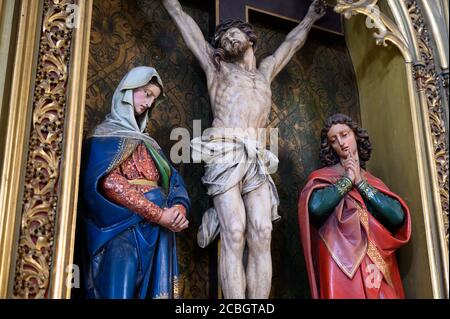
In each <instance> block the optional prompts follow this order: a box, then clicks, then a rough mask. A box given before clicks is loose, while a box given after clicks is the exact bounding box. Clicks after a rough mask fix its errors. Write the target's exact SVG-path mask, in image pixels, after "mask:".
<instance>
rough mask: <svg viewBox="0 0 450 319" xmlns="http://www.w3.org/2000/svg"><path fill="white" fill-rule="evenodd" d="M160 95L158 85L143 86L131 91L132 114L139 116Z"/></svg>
mask: <svg viewBox="0 0 450 319" xmlns="http://www.w3.org/2000/svg"><path fill="white" fill-rule="evenodd" d="M160 94H161V89H160V87H159V86H158V85H155V84H153V83H149V84H147V85H145V86H141V87H140V88H137V89H134V90H133V105H134V114H135V115H141V114H143V113H144V112H145V111H147V110H148V109H150V108H151V107H152V105H153V104H154V102H155V101H156V99H158V97H159V96H160Z"/></svg>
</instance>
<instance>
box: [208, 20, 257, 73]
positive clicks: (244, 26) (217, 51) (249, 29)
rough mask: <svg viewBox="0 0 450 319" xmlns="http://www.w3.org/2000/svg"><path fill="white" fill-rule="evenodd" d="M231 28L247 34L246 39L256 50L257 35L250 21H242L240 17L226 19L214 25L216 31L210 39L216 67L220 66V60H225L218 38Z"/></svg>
mask: <svg viewBox="0 0 450 319" xmlns="http://www.w3.org/2000/svg"><path fill="white" fill-rule="evenodd" d="M232 28H238V29H239V30H241V31H242V32H244V33H245V34H246V35H247V37H248V40H249V41H251V42H252V43H253V50H254V51H256V44H257V42H258V37H257V35H256V32H255V29H254V28H253V26H252V25H251V24H250V23H247V22H244V21H242V20H240V19H228V20H226V21H225V22H223V23H221V24H219V25H218V26H217V27H216V32H215V34H214V37H213V38H212V40H211V45H212V46H213V48H214V62H215V64H216V67H217V68H220V62H221V61H225V51H224V50H223V49H222V48H221V47H220V39H221V38H222V36H223V35H224V34H225V33H226V32H227V31H228V30H229V29H232Z"/></svg>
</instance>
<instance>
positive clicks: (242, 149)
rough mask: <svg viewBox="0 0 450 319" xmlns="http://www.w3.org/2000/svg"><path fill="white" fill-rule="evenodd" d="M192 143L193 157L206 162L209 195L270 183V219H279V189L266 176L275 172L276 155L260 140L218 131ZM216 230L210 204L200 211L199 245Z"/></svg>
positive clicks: (212, 238)
mask: <svg viewBox="0 0 450 319" xmlns="http://www.w3.org/2000/svg"><path fill="white" fill-rule="evenodd" d="M191 145H192V157H193V158H194V160H196V161H199V160H200V158H201V160H202V161H203V162H205V175H204V176H203V177H202V182H203V184H204V185H205V186H206V187H207V190H208V195H210V196H216V195H219V194H223V193H225V192H226V191H228V190H229V189H231V188H232V187H234V186H236V185H239V189H240V191H241V194H242V195H245V194H246V193H248V192H251V191H253V190H255V189H257V188H259V187H260V186H261V185H263V184H264V183H265V182H266V181H267V182H269V186H270V199H271V207H272V221H273V222H274V221H277V220H279V219H280V218H281V217H280V216H279V215H278V205H279V202H280V201H279V198H278V192H277V189H276V187H275V184H274V182H273V179H272V177H270V175H269V174H271V173H274V172H276V170H277V167H278V158H277V157H276V156H275V154H273V153H272V152H270V151H269V150H267V149H265V147H264V146H263V145H261V143H260V142H259V141H257V140H253V139H249V138H246V137H245V136H239V135H236V134H234V135H226V134H219V135H215V136H208V137H205V136H202V137H198V138H195V139H193V140H192V142H191ZM219 232H220V223H219V217H218V215H217V211H216V210H215V209H214V207H211V208H209V209H208V210H207V211H206V212H205V213H204V214H203V218H202V224H201V225H200V228H199V230H198V233H197V242H198V245H199V246H200V247H202V248H204V247H206V246H207V245H209V244H210V243H211V242H212V241H213V240H214V239H215V238H216V237H217V235H218V234H219Z"/></svg>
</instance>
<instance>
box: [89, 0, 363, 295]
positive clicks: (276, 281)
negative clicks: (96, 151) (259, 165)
mask: <svg viewBox="0 0 450 319" xmlns="http://www.w3.org/2000/svg"><path fill="white" fill-rule="evenodd" d="M184 3H185V10H186V11H187V12H188V13H189V14H191V15H192V16H193V18H194V19H195V21H197V22H198V23H199V25H200V28H201V29H202V31H203V33H204V35H205V36H208V34H207V32H208V29H209V22H210V21H209V16H210V15H209V14H208V11H207V9H206V7H205V6H204V5H202V4H200V5H199V4H197V3H198V1H185V2H184ZM252 22H253V23H254V25H255V27H256V30H257V32H258V34H259V47H258V51H257V56H258V57H259V58H261V57H264V56H267V55H268V54H270V53H272V52H273V51H274V50H275V49H276V48H277V47H278V46H279V45H280V43H281V42H282V41H283V40H284V37H285V35H286V32H287V31H289V30H288V28H289V27H292V25H290V26H288V27H285V26H283V27H282V28H280V27H279V24H277V23H273V22H274V21H272V23H271V21H270V18H267V19H258V18H255V21H252ZM274 25H277V27H274ZM139 65H149V66H154V67H156V68H157V70H158V71H159V73H160V74H161V76H162V79H163V81H164V84H165V88H166V94H167V97H168V98H167V100H166V101H165V102H164V103H163V104H161V105H160V106H158V108H157V109H155V110H154V111H153V113H152V119H151V121H150V124H149V127H148V130H149V132H150V134H151V135H152V136H153V137H154V138H155V139H156V140H158V141H159V143H160V144H161V146H162V147H163V149H164V150H165V152H166V153H167V154H168V153H169V151H170V148H171V146H172V145H173V144H174V143H175V141H170V140H169V135H170V132H171V130H172V129H173V128H176V127H186V128H188V129H189V130H190V131H191V133H192V121H193V120H201V121H202V127H203V128H206V127H208V125H209V124H210V123H211V121H212V114H211V111H210V107H209V98H208V94H207V90H206V83H205V77H204V75H203V72H202V70H201V69H200V67H199V65H198V64H197V62H196V60H195V59H194V57H193V55H192V54H191V53H190V52H189V51H188V49H187V48H186V46H185V44H184V43H183V41H182V39H181V36H180V34H179V32H178V30H177V29H176V27H175V25H174V24H173V23H172V21H171V20H170V19H169V16H168V15H167V13H166V12H165V10H164V8H163V7H162V6H161V4H160V1H157V0H156V1H149V2H148V5H146V6H145V7H144V8H142V7H140V6H139V5H138V3H137V2H136V0H128V1H126V0H95V1H94V11H93V22H92V35H91V47H90V60H89V72H88V90H87V100H86V115H85V123H84V124H85V135H86V134H87V133H88V132H89V131H91V130H92V129H93V128H94V127H95V125H97V124H98V123H100V122H101V121H102V120H103V118H104V116H105V115H106V114H107V113H108V112H109V110H110V105H111V98H112V94H113V92H114V90H115V87H116V86H117V85H118V83H119V81H120V80H121V78H122V77H123V75H124V74H125V73H126V72H127V71H128V70H129V69H131V68H132V67H134V66H139ZM272 89H273V104H272V114H271V116H270V123H269V125H270V126H271V127H278V128H279V134H280V141H279V159H280V165H279V169H278V172H277V173H276V174H274V175H273V178H274V180H275V183H276V184H277V188H278V192H279V195H280V200H281V205H280V207H279V213H280V215H281V216H282V220H281V222H279V223H278V224H276V225H275V226H274V231H273V241H272V256H273V269H274V271H273V285H272V293H271V297H275V298H309V287H308V283H307V277H306V273H305V266H304V261H303V254H302V250H301V247H300V241H299V231H298V222H297V196H298V191H299V189H300V188H301V187H303V185H304V183H305V180H306V178H307V176H308V175H309V174H310V173H311V172H312V171H313V170H314V169H317V168H319V166H320V165H319V156H318V149H319V134H320V129H321V127H322V125H323V121H324V120H325V119H326V117H328V116H329V115H331V114H333V113H336V112H344V113H347V114H349V115H351V116H354V117H355V118H358V119H359V105H358V92H357V88H356V82H355V77H354V72H353V67H352V63H351V60H350V56H349V54H348V52H347V48H346V45H345V41H344V39H343V38H342V37H339V36H336V35H332V34H329V33H325V32H323V31H318V30H313V31H312V33H311V34H310V36H309V38H308V41H307V42H306V45H305V46H304V47H303V49H302V50H301V51H300V52H299V53H298V54H297V55H296V56H295V57H294V58H293V60H292V61H291V62H290V63H289V65H288V66H287V67H286V68H285V70H283V71H282V72H281V73H280V74H279V76H278V77H277V78H276V79H275V81H274V83H273V84H272ZM177 168H178V169H179V170H180V172H181V174H182V175H183V176H184V178H185V181H186V183H187V185H188V189H189V192H190V195H191V198H192V202H193V212H192V221H191V224H190V225H191V226H190V229H189V230H188V231H186V232H184V233H182V234H180V235H179V236H178V252H179V257H180V258H179V260H180V269H181V272H182V274H183V285H182V289H183V296H184V297H185V298H208V296H210V295H211V294H210V290H211V289H213V288H214V285H212V286H210V279H209V278H210V277H214V276H210V275H211V268H212V267H213V266H214V263H211V262H210V260H211V256H212V258H214V257H215V251H214V248H210V249H201V248H199V247H198V246H197V244H196V232H197V228H198V225H199V223H200V221H201V216H202V213H203V212H204V211H205V209H206V208H207V207H208V206H209V199H208V197H207V196H206V190H205V188H204V187H203V185H202V184H201V182H200V178H201V176H202V174H203V168H202V165H200V164H181V165H179V166H178V167H177ZM213 272H214V271H212V273H213Z"/></svg>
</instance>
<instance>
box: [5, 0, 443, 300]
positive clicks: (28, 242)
mask: <svg viewBox="0 0 450 319" xmlns="http://www.w3.org/2000/svg"><path fill="white" fill-rule="evenodd" d="M6 1H8V0H0V9H1V8H2V6H3V5H4V2H6ZM12 1H14V0H12ZM92 1H93V0H84V1H76V0H36V1H27V0H21V1H20V5H19V11H20V14H19V15H18V19H19V21H18V26H19V27H18V30H17V34H16V35H15V36H16V50H15V58H14V65H13V76H12V81H11V88H10V90H9V104H8V105H7V106H8V108H9V110H10V112H9V113H8V117H7V123H8V125H7V130H6V135H5V137H4V139H5V143H4V145H5V146H4V157H3V159H2V161H1V162H0V165H1V166H2V170H1V171H0V172H1V173H2V175H1V176H0V298H11V297H14V298H70V287H69V286H68V285H66V279H67V274H68V273H67V272H66V269H67V266H69V265H71V264H72V262H73V250H74V244H75V220H76V207H77V197H78V173H79V167H80V159H81V140H82V128H83V127H82V126H83V119H84V104H85V90H86V79H87V68H88V55H89V35H90V28H91V15H92V5H93V2H92ZM218 1H219V0H216V4H217V3H218ZM418 1H420V0H417V1H414V0H404V1H398V0H388V2H389V5H390V8H391V10H392V12H393V14H394V17H395V22H393V21H389V20H387V19H384V18H383V19H382V25H381V27H382V28H384V29H385V30H386V31H388V32H387V35H388V36H387V37H385V38H377V41H378V42H379V43H380V44H385V43H386V41H390V42H392V43H394V44H395V45H396V46H397V47H398V48H399V49H400V51H401V52H402V54H403V56H404V58H405V63H406V65H407V70H408V72H407V73H408V74H407V76H408V87H409V94H410V102H411V112H412V115H413V116H412V118H413V127H414V133H415V136H414V139H415V144H416V145H415V147H416V152H417V158H418V159H419V160H418V163H417V165H418V168H419V171H420V184H421V196H422V200H423V203H424V205H423V211H424V220H425V223H426V226H427V227H426V232H427V245H428V252H429V259H430V265H431V266H430V267H431V268H432V269H431V273H432V279H431V280H432V282H433V283H432V284H433V293H434V297H435V298H445V297H446V298H448V145H446V144H445V142H444V146H442V145H441V143H442V139H441V137H442V135H444V134H445V127H443V124H442V119H441V118H440V117H439V112H438V113H437V115H436V114H435V113H433V112H434V111H435V110H436V109H439V106H440V105H439V99H438V98H437V96H434V95H433V94H436V92H435V91H434V90H433V83H434V84H435V83H436V81H437V79H435V78H433V76H434V73H433V72H431V71H430V67H429V64H430V61H427V60H426V59H422V58H421V57H426V56H427V54H428V56H429V55H430V54H431V57H432V56H433V51H432V50H430V49H429V48H430V45H429V43H427V42H426V39H423V36H422V35H421V34H420V32H421V30H423V28H424V27H426V23H425V22H424V20H423V19H422V20H421V19H420V18H421V14H422V13H421V12H420V10H419V11H418V10H417V8H418V6H417V2H418ZM338 2H339V4H338V6H337V7H336V10H337V11H340V12H341V13H343V14H344V15H346V16H347V17H350V16H351V15H352V14H353V13H362V14H367V15H369V14H370V12H369V11H367V10H366V9H367V6H368V5H369V4H370V3H376V2H377V1H376V0H361V1H358V2H354V3H352V4H350V3H349V2H347V1H344V0H339V1H338ZM70 4H76V5H77V10H78V14H79V20H78V26H77V27H76V28H69V27H68V26H67V25H66V24H65V23H64V21H65V19H66V18H67V17H68V15H70V14H71V13H70V12H69V11H65V8H66V7H67V5H70ZM415 7H416V8H415ZM447 10H448V7H447ZM0 13H1V11H0ZM0 17H1V15H0ZM447 21H448V16H447ZM418 24H421V25H420V26H419V27H418ZM362 27H363V26H362ZM447 28H448V26H447ZM55 39H58V40H60V41H55ZM421 39H422V40H421ZM420 41H423V42H422V43H420V44H419V42H420ZM59 45H66V46H65V47H64V48H62V49H63V50H60V49H61V47H59ZM49 46H50V47H51V48H53V49H52V50H47V49H43V48H48V47H49ZM52 46H53V47H52ZM441 46H442V45H441ZM437 47H438V52H439V55H441V56H442V52H441V51H440V50H442V49H440V46H439V44H438V46H437ZM424 50H425V51H427V50H428V52H424ZM436 101H437V102H436ZM436 103H437V104H436ZM2 112H3V110H2ZM2 114H3V113H2ZM49 123H50V124H55V123H56V126H51V125H50V124H49ZM52 130H53V131H52ZM51 134H53V135H51ZM49 136H50V137H49ZM52 138H54V140H52ZM49 141H51V143H48V142H49ZM37 142H38V143H37ZM53 142H55V143H53ZM45 143H48V144H45ZM43 145H44V146H45V145H47V146H46V147H44V146H43ZM442 149H443V150H444V151H443V153H442V151H441V150H442ZM422 150H425V152H422ZM0 151H3V150H0ZM445 165H446V166H445ZM33 172H34V173H33ZM50 173H51V174H50ZM41 176H42V180H40V181H39V180H38V179H37V177H41ZM443 181H447V188H445V185H444V184H443ZM49 194H50V195H49ZM49 196H50V197H49ZM445 200H447V202H445ZM445 203H446V204H445ZM445 205H447V206H445ZM445 209H447V211H445ZM446 214H447V215H446Z"/></svg>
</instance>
